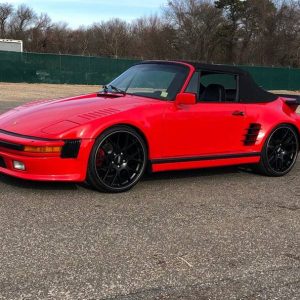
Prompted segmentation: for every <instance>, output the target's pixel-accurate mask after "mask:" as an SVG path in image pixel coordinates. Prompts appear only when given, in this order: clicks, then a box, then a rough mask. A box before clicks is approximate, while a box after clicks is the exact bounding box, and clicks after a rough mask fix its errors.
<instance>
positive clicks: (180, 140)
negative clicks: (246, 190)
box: [163, 74, 247, 157]
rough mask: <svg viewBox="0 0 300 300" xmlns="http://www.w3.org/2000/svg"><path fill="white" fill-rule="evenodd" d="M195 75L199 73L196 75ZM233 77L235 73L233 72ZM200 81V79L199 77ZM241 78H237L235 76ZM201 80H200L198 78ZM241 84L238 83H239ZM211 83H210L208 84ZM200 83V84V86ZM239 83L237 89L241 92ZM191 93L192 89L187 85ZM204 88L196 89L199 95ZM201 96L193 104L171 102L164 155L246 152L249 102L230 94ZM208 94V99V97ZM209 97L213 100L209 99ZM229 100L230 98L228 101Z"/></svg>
mask: <svg viewBox="0 0 300 300" xmlns="http://www.w3.org/2000/svg"><path fill="white" fill-rule="evenodd" d="M195 76H198V77H199V75H197V74H195ZM195 76H194V77H193V78H192V80H191V81H193V80H194V81H195ZM232 76H233V75H232ZM197 80H199V79H197ZM235 80H236V81H237V78H235ZM197 82H198V81H197ZM236 84H237V82H236ZM209 85H210V83H208V85H207V83H206V87H207V86H209ZM199 86H200V85H199ZM237 90H238V88H237V85H236V86H235V91H237ZM187 92H191V88H189V87H188V88H187ZM199 92H201V91H196V93H198V94H199ZM208 96H209V95H207V96H206V95H205V93H204V94H203V93H202V98H201V96H200V95H198V100H199V101H198V102H197V103H196V104H193V105H184V104H183V105H176V104H175V103H172V102H170V103H168V107H167V109H166V111H165V115H164V127H163V131H164V137H165V138H164V147H163V149H164V151H163V156H164V157H191V156H210V155H222V154H239V153H243V152H245V147H244V138H245V134H246V131H247V115H246V110H245V105H244V104H242V103H239V102H237V101H235V99H233V101H232V99H231V98H230V97H229V98H228V97H227V98H226V97H225V98H224V99H220V98H219V97H217V96H216V99H215V100H214V99H212V98H211V96H213V94H212V95H210V96H209V97H208ZM206 97H207V98H206ZM208 98H209V99H208ZM227 100H228V101H227Z"/></svg>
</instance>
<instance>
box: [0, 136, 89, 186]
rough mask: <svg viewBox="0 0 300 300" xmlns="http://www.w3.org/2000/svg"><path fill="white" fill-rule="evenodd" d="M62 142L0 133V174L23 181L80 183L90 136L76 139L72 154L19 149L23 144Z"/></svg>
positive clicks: (56, 143) (84, 174) (38, 144)
mask: <svg viewBox="0 0 300 300" xmlns="http://www.w3.org/2000/svg"><path fill="white" fill-rule="evenodd" d="M65 142H66V141H62V140H60V141H55V140H48V139H35V138H34V137H25V136H21V135H16V134H13V133H11V134H10V133H3V132H0V173H4V174H7V175H10V176H14V177H18V178H22V179H27V180H39V181H76V182H82V181H84V180H85V178H86V171H87V166H88V159H89V154H90V151H91V149H92V146H93V143H94V140H93V139H82V140H81V141H80V148H79V151H78V153H77V155H76V157H64V155H60V154H47V153H45V154H42V153H39V154H36V153H28V152H24V151H22V146H26V145H27V146H29V145H30V146H32V145H34V146H49V145H58V144H60V145H61V144H62V143H65ZM18 147H19V148H18ZM13 161H19V162H22V163H24V165H25V170H24V171H21V170H17V169H15V168H14V166H13Z"/></svg>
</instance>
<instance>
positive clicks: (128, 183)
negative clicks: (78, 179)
mask: <svg viewBox="0 0 300 300" xmlns="http://www.w3.org/2000/svg"><path fill="white" fill-rule="evenodd" d="M146 164H147V148H146V144H145V141H144V139H143V138H142V137H141V136H140V135H139V134H138V133H137V132H136V131H135V130H134V129H132V128H130V127H127V126H116V127H113V128H110V129H108V130H107V131H105V132H104V133H103V134H101V136H100V137H99V138H98V139H97V140H96V142H95V145H94V147H93V149H92V152H91V155H90V160H89V168H88V174H87V179H88V182H89V183H91V184H92V185H93V186H94V187H95V188H96V189H98V190H101V191H106V192H124V191H127V190H129V189H130V188H132V187H133V186H134V185H135V184H136V183H137V182H138V181H139V179H140V178H141V177H142V175H143V173H144V171H145V168H146Z"/></svg>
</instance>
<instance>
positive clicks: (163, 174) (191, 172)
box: [142, 166, 251, 181]
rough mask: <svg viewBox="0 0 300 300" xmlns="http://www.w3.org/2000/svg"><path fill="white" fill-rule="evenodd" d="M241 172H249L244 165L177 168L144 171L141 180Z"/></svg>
mask: <svg viewBox="0 0 300 300" xmlns="http://www.w3.org/2000/svg"><path fill="white" fill-rule="evenodd" d="M241 172H251V170H248V169H247V168H244V167H235V166H230V167H219V168H218V167H216V168H204V169H192V170H177V171H167V172H158V173H146V174H145V175H144V178H143V179H142V181H153V180H158V181H160V180H171V179H184V178H193V177H207V176H224V175H228V174H237V173H241Z"/></svg>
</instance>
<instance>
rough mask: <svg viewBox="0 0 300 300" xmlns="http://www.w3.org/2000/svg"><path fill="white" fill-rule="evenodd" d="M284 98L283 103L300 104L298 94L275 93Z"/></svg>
mask: <svg viewBox="0 0 300 300" xmlns="http://www.w3.org/2000/svg"><path fill="white" fill-rule="evenodd" d="M276 95H278V96H279V97H282V98H284V100H285V103H286V104H289V105H300V95H287V94H276Z"/></svg>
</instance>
